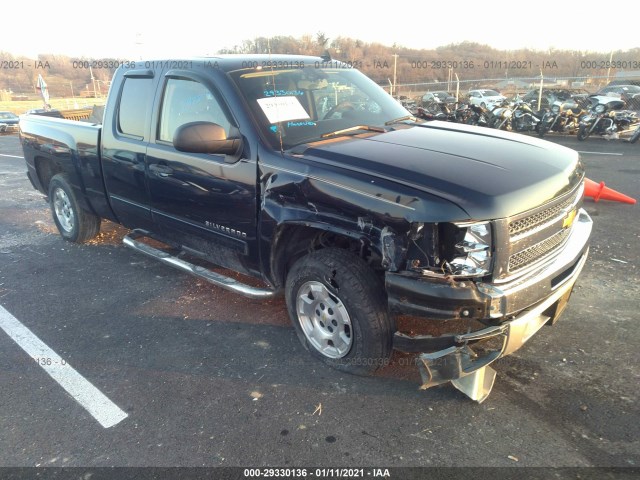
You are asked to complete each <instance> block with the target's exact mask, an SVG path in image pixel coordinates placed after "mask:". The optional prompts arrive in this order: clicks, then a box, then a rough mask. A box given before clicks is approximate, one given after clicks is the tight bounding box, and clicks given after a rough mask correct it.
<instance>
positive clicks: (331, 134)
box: [320, 125, 386, 138]
mask: <svg viewBox="0 0 640 480" xmlns="http://www.w3.org/2000/svg"><path fill="white" fill-rule="evenodd" d="M357 130H368V131H370V132H380V133H385V132H386V130H385V129H384V128H382V127H372V126H371V125H356V126H355V127H349V128H343V129H342V130H336V131H335V132H329V133H323V134H322V135H320V138H327V137H335V136H337V135H345V134H348V133H351V132H354V131H357Z"/></svg>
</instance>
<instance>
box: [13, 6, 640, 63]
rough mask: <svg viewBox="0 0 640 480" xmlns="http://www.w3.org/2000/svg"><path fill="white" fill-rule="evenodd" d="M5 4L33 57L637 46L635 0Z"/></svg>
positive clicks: (18, 47) (19, 48) (22, 49)
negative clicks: (283, 47)
mask: <svg viewBox="0 0 640 480" xmlns="http://www.w3.org/2000/svg"><path fill="white" fill-rule="evenodd" d="M5 3H6V5H4V4H3V6H2V16H1V17H0V31H1V38H2V40H1V43H0V50H6V51H9V52H10V53H12V54H19V55H27V56H30V57H35V56H36V55H37V54H38V53H55V54H63V55H69V56H86V57H94V58H104V57H111V58H113V57H120V58H124V59H128V60H136V59H140V58H159V57H164V58H167V57H180V56H199V55H207V54H213V53H215V52H217V51H218V50H219V49H221V48H225V47H226V48H231V47H233V46H234V45H238V44H241V42H242V41H243V40H245V39H250V38H254V37H258V36H274V35H291V36H294V37H300V36H302V35H304V34H311V35H313V36H314V37H315V35H316V34H317V33H318V32H323V33H324V34H325V35H326V36H327V37H329V39H333V38H335V37H337V36H348V37H351V38H357V39H361V40H364V41H367V42H379V43H382V44H385V45H393V44H394V43H396V44H398V45H402V46H406V47H411V48H427V49H429V48H435V47H438V46H443V45H446V44H450V43H459V42H462V41H472V42H478V43H483V44H488V45H491V46H493V47H495V48H498V49H511V50H513V49H519V48H524V47H528V48H533V49H538V50H546V49H549V48H550V47H554V48H558V49H571V50H580V51H599V52H610V51H612V50H619V49H623V50H626V49H628V48H634V47H638V46H640V35H638V27H639V25H640V17H638V13H639V11H640V9H639V8H638V0H633V2H632V1H627V0H623V1H620V0H618V1H616V2H615V3H612V4H610V5H611V6H609V4H606V3H602V2H600V3H599V5H600V6H599V7H598V9H597V10H596V9H593V8H590V7H589V6H587V4H586V3H585V2H581V3H580V4H577V3H576V2H572V1H568V0H555V1H549V0H543V1H535V0H533V1H527V2H525V1H520V2H518V1H517V0H511V1H506V0H499V1H492V2H488V1H485V2H479V1H474V2H468V1H458V2H455V1H454V2H433V1H429V0H421V1H414V0H406V1H393V2H373V1H371V0H367V1H365V0H352V1H347V0H341V1H335V0H322V1H318V2H312V1H308V0H307V1H304V2H300V1H291V0H279V1H263V2H257V1H253V0H252V1H246V0H239V1H236V2H211V1H206V0H202V1H200V2H196V1H193V0H178V1H175V2H171V3H164V2H162V3H161V2H156V3H147V2H136V1H135V0H128V1H124V0H105V1H98V2H96V1H93V2H92V1H77V0H70V1H58V2H44V1H42V0H32V1H28V2H19V1H16V0H12V1H9V2H5ZM575 5H579V6H578V7H575ZM523 60H526V59H523ZM639 60H640V59H639Z"/></svg>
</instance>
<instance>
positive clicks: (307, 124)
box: [287, 121, 317, 127]
mask: <svg viewBox="0 0 640 480" xmlns="http://www.w3.org/2000/svg"><path fill="white" fill-rule="evenodd" d="M316 125H317V124H316V122H309V121H307V122H287V127H315V126H316Z"/></svg>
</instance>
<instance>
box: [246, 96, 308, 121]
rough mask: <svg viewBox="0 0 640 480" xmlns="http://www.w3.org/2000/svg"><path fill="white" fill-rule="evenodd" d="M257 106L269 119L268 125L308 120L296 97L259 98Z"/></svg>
mask: <svg viewBox="0 0 640 480" xmlns="http://www.w3.org/2000/svg"><path fill="white" fill-rule="evenodd" d="M258 104H259V105H260V108H262V111H263V112H264V114H265V115H266V116H267V119H269V123H278V122H286V121H287V120H303V119H307V118H310V117H309V114H308V113H307V111H306V110H305V109H304V107H303V106H302V105H301V104H300V100H298V99H297V98H296V97H268V98H259V99H258Z"/></svg>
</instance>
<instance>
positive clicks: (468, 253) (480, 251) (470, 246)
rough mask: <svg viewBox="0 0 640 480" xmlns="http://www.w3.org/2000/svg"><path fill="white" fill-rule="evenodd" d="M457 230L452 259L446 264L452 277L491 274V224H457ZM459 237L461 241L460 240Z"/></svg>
mask: <svg viewBox="0 0 640 480" xmlns="http://www.w3.org/2000/svg"><path fill="white" fill-rule="evenodd" d="M454 225H455V226H456V227H457V228H458V230H459V231H458V232H457V234H456V239H457V240H458V241H456V243H455V246H454V253H453V259H452V260H450V261H448V262H446V265H447V267H448V270H450V272H451V274H452V275H455V276H464V277H484V276H486V275H489V274H490V273H491V267H492V261H493V257H492V235H491V223H489V222H482V223H457V224H454ZM460 237H462V239H461V240H460Z"/></svg>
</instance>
